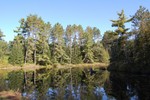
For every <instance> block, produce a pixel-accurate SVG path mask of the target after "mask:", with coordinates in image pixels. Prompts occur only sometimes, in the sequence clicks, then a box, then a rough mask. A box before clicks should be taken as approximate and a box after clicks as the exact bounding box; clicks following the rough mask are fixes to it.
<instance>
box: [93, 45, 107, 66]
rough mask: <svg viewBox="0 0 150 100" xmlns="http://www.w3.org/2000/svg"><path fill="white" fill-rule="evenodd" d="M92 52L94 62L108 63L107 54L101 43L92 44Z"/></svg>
mask: <svg viewBox="0 0 150 100" xmlns="http://www.w3.org/2000/svg"><path fill="white" fill-rule="evenodd" d="M92 51H93V54H94V62H103V63H108V62H109V54H108V52H107V50H106V49H105V48H104V47H103V45H102V44H101V43H99V44H94V45H93V47H92Z"/></svg>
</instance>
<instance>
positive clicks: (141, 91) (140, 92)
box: [104, 72, 150, 100]
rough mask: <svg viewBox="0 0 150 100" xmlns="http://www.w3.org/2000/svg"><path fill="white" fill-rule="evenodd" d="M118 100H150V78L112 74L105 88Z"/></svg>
mask: <svg viewBox="0 0 150 100" xmlns="http://www.w3.org/2000/svg"><path fill="white" fill-rule="evenodd" d="M104 88H105V90H106V93H107V94H108V95H111V96H113V97H115V98H116V99H117V100H150V76H148V75H136V74H129V73H128V74H125V73H117V72H110V76H109V79H108V80H107V81H106V82H105V86H104Z"/></svg>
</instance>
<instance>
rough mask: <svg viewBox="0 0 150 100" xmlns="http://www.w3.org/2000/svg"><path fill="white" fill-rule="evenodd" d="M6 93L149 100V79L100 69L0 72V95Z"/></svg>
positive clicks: (44, 98)
mask: <svg viewBox="0 0 150 100" xmlns="http://www.w3.org/2000/svg"><path fill="white" fill-rule="evenodd" d="M9 90H14V91H19V92H20V93H22V98H25V99H27V98H28V99H29V100H150V76H148V75H135V74H134V75H133V74H123V73H116V72H108V71H104V70H100V69H99V68H95V69H94V68H88V69H87V68H86V69H83V68H72V69H61V70H58V69H40V70H37V71H29V72H24V71H11V72H9V73H6V72H5V71H2V70H0V92H1V91H9Z"/></svg>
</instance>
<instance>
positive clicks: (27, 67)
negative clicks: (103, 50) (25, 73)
mask: <svg viewBox="0 0 150 100" xmlns="http://www.w3.org/2000/svg"><path fill="white" fill-rule="evenodd" d="M0 66H1V65H0ZM107 66H108V64H105V63H92V64H65V65H61V64H54V65H49V66H40V65H35V64H25V65H23V66H12V65H10V64H7V65H2V66H1V67H0V69H1V70H21V69H22V70H36V69H39V68H52V67H55V68H70V67H81V68H82V67H87V68H88V67H100V68H101V69H107Z"/></svg>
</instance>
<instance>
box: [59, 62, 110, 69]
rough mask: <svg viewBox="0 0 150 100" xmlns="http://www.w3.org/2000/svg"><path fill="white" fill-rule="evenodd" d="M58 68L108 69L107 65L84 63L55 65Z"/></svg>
mask: <svg viewBox="0 0 150 100" xmlns="http://www.w3.org/2000/svg"><path fill="white" fill-rule="evenodd" d="M57 67H58V68H70V67H71V68H73V67H80V68H83V67H86V68H88V67H94V68H96V67H99V68H102V69H107V67H108V64H106V63H91V64H90V63H86V64H85V63H84V64H66V65H57Z"/></svg>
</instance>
